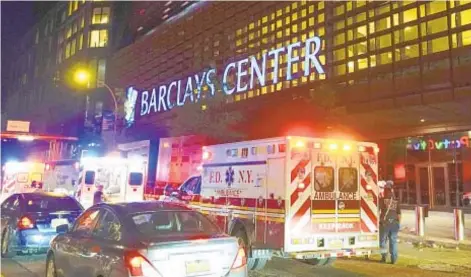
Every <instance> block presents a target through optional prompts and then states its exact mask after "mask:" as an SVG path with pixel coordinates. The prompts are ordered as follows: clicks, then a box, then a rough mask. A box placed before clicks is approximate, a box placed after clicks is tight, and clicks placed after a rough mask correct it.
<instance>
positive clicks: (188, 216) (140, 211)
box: [46, 201, 247, 277]
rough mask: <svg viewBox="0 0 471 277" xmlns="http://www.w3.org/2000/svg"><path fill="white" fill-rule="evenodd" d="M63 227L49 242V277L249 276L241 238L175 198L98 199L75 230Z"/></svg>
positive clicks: (47, 271)
mask: <svg viewBox="0 0 471 277" xmlns="http://www.w3.org/2000/svg"><path fill="white" fill-rule="evenodd" d="M63 227H64V230H63V231H65V233H64V234H60V235H58V236H57V237H56V238H55V239H54V240H53V241H52V242H51V250H50V251H49V253H48V255H47V265H46V276H47V277H75V276H77V277H96V276H110V277H130V276H140V277H142V276H145V277H189V276H198V277H203V276H206V277H223V276H225V277H247V265H246V256H245V250H244V249H243V248H241V247H240V246H239V243H238V241H237V239H236V238H234V237H229V236H228V235H226V234H224V233H223V232H221V231H220V230H219V228H218V227H217V226H216V225H215V224H214V223H212V222H211V221H210V220H209V219H208V218H207V217H205V216H204V215H203V214H201V213H199V212H197V211H194V210H191V209H189V208H187V207H185V206H180V205H178V204H175V203H169V202H160V201H153V202H136V203H122V204H119V203H117V204H106V203H100V204H98V205H95V206H93V207H91V208H89V209H87V210H86V211H85V212H84V213H83V214H82V215H81V216H80V217H79V218H78V219H77V221H76V223H75V225H74V226H73V228H72V229H71V230H66V229H67V225H64V226H63ZM58 229H62V226H60V227H58Z"/></svg>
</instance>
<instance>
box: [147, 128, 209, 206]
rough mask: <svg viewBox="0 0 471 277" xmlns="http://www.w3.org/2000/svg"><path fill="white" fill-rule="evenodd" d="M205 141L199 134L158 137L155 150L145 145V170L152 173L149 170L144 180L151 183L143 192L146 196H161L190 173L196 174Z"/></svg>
mask: <svg viewBox="0 0 471 277" xmlns="http://www.w3.org/2000/svg"><path fill="white" fill-rule="evenodd" d="M205 142H207V140H206V138H205V137H202V136H181V137H169V138H160V139H159V140H158V143H157V145H156V146H155V150H153V149H152V147H151V149H149V152H150V154H149V155H148V156H149V165H150V166H149V172H151V171H153V173H155V175H152V174H149V177H148V178H149V181H148V183H149V184H150V183H152V186H150V188H151V189H150V190H148V191H147V192H146V195H145V197H146V199H149V200H154V199H160V200H165V199H167V198H169V197H171V195H172V194H175V193H176V191H178V188H179V187H180V186H181V184H182V183H183V182H185V180H187V179H188V178H189V177H190V176H193V175H196V174H199V173H200V171H199V170H200V166H201V162H202V154H203V150H202V146H203V145H205ZM151 157H155V159H151ZM152 165H154V167H153V168H152V167H151V166H152ZM152 178H153V179H152ZM151 180H152V181H151Z"/></svg>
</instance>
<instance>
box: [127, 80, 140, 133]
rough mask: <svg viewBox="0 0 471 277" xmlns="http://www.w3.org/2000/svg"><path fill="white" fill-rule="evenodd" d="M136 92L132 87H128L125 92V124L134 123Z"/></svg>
mask: <svg viewBox="0 0 471 277" xmlns="http://www.w3.org/2000/svg"><path fill="white" fill-rule="evenodd" d="M137 94H138V92H137V91H136V90H135V89H134V88H133V87H130V88H128V90H127V92H126V102H124V120H125V121H126V125H127V126H130V125H132V124H133V123H134V116H135V113H136V112H135V110H136V102H137V96H138V95H137Z"/></svg>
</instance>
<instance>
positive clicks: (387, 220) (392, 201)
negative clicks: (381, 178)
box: [379, 181, 401, 264]
mask: <svg viewBox="0 0 471 277" xmlns="http://www.w3.org/2000/svg"><path fill="white" fill-rule="evenodd" d="M379 206H380V227H379V235H380V246H381V248H382V249H383V250H385V249H386V242H387V241H388V240H389V253H390V254H391V263H392V264H395V263H396V261H397V258H398V249H397V236H398V234H399V229H400V223H401V207H400V205H399V201H398V200H396V198H395V196H394V190H393V183H392V181H388V182H387V183H386V185H385V187H384V193H383V197H382V198H381V199H380V203H379ZM381 255H382V258H381V262H383V263H385V262H386V258H387V253H383V254H381Z"/></svg>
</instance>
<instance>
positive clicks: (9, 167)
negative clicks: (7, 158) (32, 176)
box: [4, 161, 33, 173]
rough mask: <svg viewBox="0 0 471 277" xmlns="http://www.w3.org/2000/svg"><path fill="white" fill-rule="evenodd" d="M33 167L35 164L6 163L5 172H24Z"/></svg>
mask: <svg viewBox="0 0 471 277" xmlns="http://www.w3.org/2000/svg"><path fill="white" fill-rule="evenodd" d="M32 166H33V162H16V161H11V162H6V163H5V166H4V170H5V172H6V173H16V172H20V171H24V170H29V169H30V168H31V167H32Z"/></svg>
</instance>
